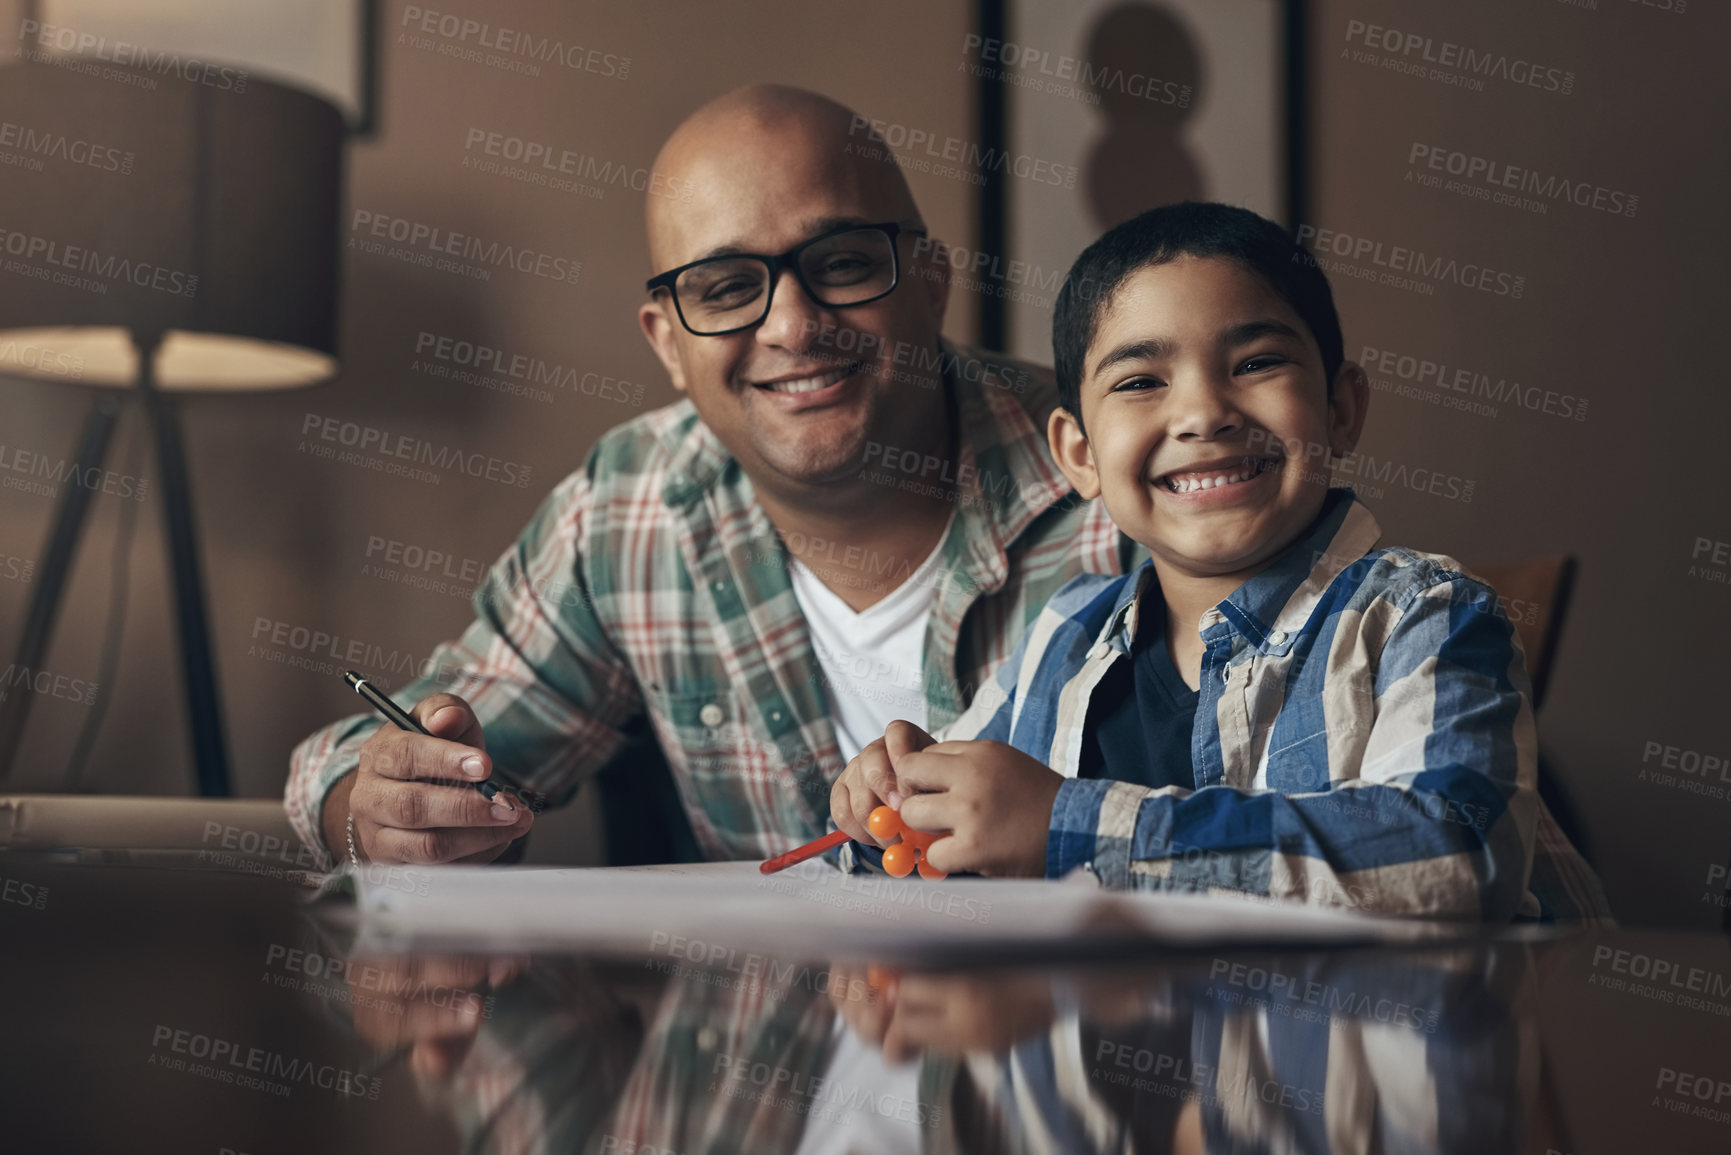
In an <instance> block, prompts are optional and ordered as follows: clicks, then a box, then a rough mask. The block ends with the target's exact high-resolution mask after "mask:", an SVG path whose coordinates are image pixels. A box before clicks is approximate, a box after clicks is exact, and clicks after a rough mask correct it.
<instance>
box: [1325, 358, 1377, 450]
mask: <svg viewBox="0 0 1731 1155" xmlns="http://www.w3.org/2000/svg"><path fill="white" fill-rule="evenodd" d="M1369 410H1370V381H1369V380H1368V379H1367V378H1366V377H1365V374H1364V369H1363V368H1361V367H1360V366H1359V365H1358V363H1357V362H1355V361H1342V362H1341V363H1340V372H1338V373H1336V374H1335V375H1334V384H1333V386H1332V387H1330V389H1329V391H1328V448H1329V449H1330V450H1331V451H1332V452H1333V453H1334V454H1335V455H1337V456H1339V457H1346V456H1347V455H1349V454H1350V453H1351V452H1352V451H1353V450H1354V449H1355V448H1357V447H1358V438H1359V435H1360V434H1361V433H1363V432H1364V419H1365V416H1366V414H1367V413H1368V412H1369Z"/></svg>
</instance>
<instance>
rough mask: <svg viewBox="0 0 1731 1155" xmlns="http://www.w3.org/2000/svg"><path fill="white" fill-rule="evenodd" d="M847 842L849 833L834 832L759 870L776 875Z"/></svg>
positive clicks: (767, 862)
mask: <svg viewBox="0 0 1731 1155" xmlns="http://www.w3.org/2000/svg"><path fill="white" fill-rule="evenodd" d="M846 841H847V833H846V832H845V831H842V830H832V831H830V832H829V833H828V834H826V835H824V836H823V837H822V838H819V839H816V840H815V841H812V842H808V843H806V844H805V845H804V846H796V847H795V848H794V849H792V850H790V851H788V852H787V853H786V854H778V855H776V856H775V857H774V858H771V859H769V860H767V861H766V862H764V863H763V865H761V866H759V867H758V868H757V869H758V870H760V871H762V872H763V873H764V874H774V873H775V872H776V871H778V870H786V869H787V868H788V867H790V866H793V865H795V864H796V863H800V862H804V861H805V860H806V859H808V858H816V857H817V856H818V855H820V854H822V853H823V852H824V851H826V850H829V849H830V848H832V847H836V846H840V845H841V844H842V843H844V842H846Z"/></svg>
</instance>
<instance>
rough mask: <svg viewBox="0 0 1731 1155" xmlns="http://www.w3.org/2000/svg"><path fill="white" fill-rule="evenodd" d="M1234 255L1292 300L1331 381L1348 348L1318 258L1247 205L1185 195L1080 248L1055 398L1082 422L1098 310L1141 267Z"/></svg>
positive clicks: (1060, 327)
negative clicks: (1085, 378)
mask: <svg viewBox="0 0 1731 1155" xmlns="http://www.w3.org/2000/svg"><path fill="white" fill-rule="evenodd" d="M1181 256H1192V257H1219V258H1221V259H1224V260H1229V261H1237V262H1238V263H1239V264H1240V265H1242V266H1244V267H1245V268H1246V269H1249V270H1250V271H1251V272H1253V273H1255V274H1256V275H1257V276H1259V277H1261V278H1262V279H1263V281H1265V282H1267V284H1268V287H1269V288H1270V289H1272V290H1274V292H1275V293H1276V294H1277V295H1278V296H1279V297H1280V298H1281V300H1283V301H1285V302H1286V303H1287V304H1288V305H1291V306H1292V311H1293V312H1295V313H1297V314H1298V315H1299V317H1300V318H1301V319H1302V320H1303V321H1304V323H1305V324H1306V325H1307V326H1309V328H1310V333H1311V336H1313V337H1315V338H1316V344H1317V347H1318V348H1319V349H1321V350H1322V369H1323V373H1324V374H1325V375H1326V377H1327V380H1328V384H1329V388H1330V389H1332V388H1333V387H1334V378H1335V374H1337V373H1338V372H1340V365H1341V362H1342V361H1343V360H1344V359H1345V350H1344V347H1343V345H1342V342H1341V337H1340V317H1339V315H1338V314H1336V313H1335V311H1334V294H1333V293H1332V292H1330V291H1329V288H1328V278H1327V277H1326V276H1324V275H1323V272H1322V269H1321V268H1319V267H1318V266H1317V263H1316V258H1315V257H1313V256H1311V255H1310V253H1308V252H1306V251H1305V249H1304V247H1303V246H1302V245H1300V244H1299V243H1298V242H1297V241H1295V240H1293V239H1292V238H1291V237H1290V236H1288V235H1287V232H1286V230H1285V229H1283V228H1281V227H1280V226H1279V225H1277V224H1275V223H1274V222H1273V221H1271V220H1268V219H1266V218H1264V217H1260V216H1257V215H1256V214H1255V213H1253V212H1251V211H1250V210H1249V209H1241V208H1236V207H1234V206H1232V205H1223V204H1215V203H1212V202H1205V201H1184V202H1183V203H1181V204H1175V205H1163V206H1161V207H1160V208H1157V209H1149V210H1148V211H1147V212H1145V213H1143V214H1142V215H1141V216H1138V217H1132V218H1131V219H1130V220H1127V221H1125V222H1124V223H1123V224H1121V225H1118V226H1116V227H1115V228H1112V229H1110V230H1108V231H1107V233H1106V235H1105V236H1103V237H1101V238H1100V239H1099V240H1097V241H1095V242H1094V243H1093V244H1091V245H1089V246H1088V247H1087V248H1085V249H1083V250H1082V255H1081V256H1079V257H1077V258H1076V263H1075V264H1073V265H1071V266H1070V274H1069V276H1067V277H1065V278H1064V285H1063V288H1061V289H1059V290H1058V304H1057V308H1056V309H1055V310H1054V312H1053V314H1052V359H1053V368H1054V372H1055V375H1056V376H1057V379H1058V403H1059V404H1060V405H1062V406H1063V407H1064V408H1065V409H1068V410H1069V411H1070V413H1071V414H1072V415H1073V416H1074V417H1075V418H1076V422H1077V424H1078V425H1079V424H1081V421H1082V401H1081V394H1082V372H1083V367H1084V364H1085V362H1086V359H1087V356H1088V346H1089V345H1091V344H1093V341H1094V334H1095V332H1096V330H1098V328H1099V326H1100V314H1101V312H1102V311H1104V309H1105V308H1106V305H1107V304H1108V303H1109V302H1110V301H1111V299H1112V294H1113V293H1115V292H1116V291H1117V289H1118V286H1119V285H1122V284H1123V283H1124V281H1125V280H1126V279H1127V278H1128V277H1129V276H1130V275H1131V274H1133V273H1135V272H1136V271H1137V270H1138V269H1144V268H1147V267H1148V266H1150V265H1163V264H1165V263H1166V262H1167V261H1170V260H1173V259H1174V258H1176V257H1181Z"/></svg>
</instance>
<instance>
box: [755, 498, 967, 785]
mask: <svg viewBox="0 0 1731 1155" xmlns="http://www.w3.org/2000/svg"><path fill="white" fill-rule="evenodd" d="M954 525H955V515H954V514H951V516H950V525H948V526H945V527H944V533H943V536H942V537H940V538H938V544H937V547H936V548H934V549H933V550H932V552H931V555H930V556H928V557H927V558H926V560H925V561H923V562H921V563H920V565H919V568H918V569H916V570H914V572H913V573H911V574H909V575H908V577H907V580H905V581H903V582H902V584H901V585H899V586H897V587H896V588H895V589H894V590H893V591H892V592H891V593H890V595H889V596H888V597H886V598H884V599H883V600H881V601H879V602H878V603H877V604H875V605H871V606H867V607H866V608H865V609H864V610H863V611H859V612H856V611H855V610H854V609H853V607H852V606H850V605H848V604H847V603H846V602H845V601H843V600H842V599H841V597H840V596H839V595H838V594H837V593H836V592H835V591H834V590H832V589H830V588H829V587H828V586H826V585H824V584H823V580H822V579H821V578H819V577H818V576H817V575H816V574H815V573H813V572H811V570H809V569H807V568H806V567H805V566H804V565H803V564H802V563H800V562H799V561H798V560H796V559H792V558H790V559H789V560H788V567H787V568H788V575H789V577H790V578H791V579H792V581H793V596H794V597H795V598H797V599H798V600H799V608H800V610H801V612H803V613H804V614H805V621H806V625H807V627H808V628H809V629H810V631H811V644H812V648H813V649H814V650H816V651H817V661H818V665H819V666H820V667H821V668H822V670H823V673H824V696H825V697H826V698H827V699H828V701H829V713H830V717H831V718H832V719H833V720H834V722H835V732H836V738H837V739H838V740H839V741H840V743H841V756H842V758H843V759H845V760H848V761H852V760H853V757H854V755H856V754H858V753H859V752H860V750H861V749H862V748H863V747H864V746H865V744H866V743H867V742H872V741H876V740H877V739H879V738H882V737H883V736H884V729H885V728H886V727H887V726H888V725H889V724H890V723H891V722H893V721H895V720H896V719H897V718H905V719H907V720H908V721H910V722H912V723H914V724H915V725H917V726H919V727H920V728H921V729H924V728H925V725H926V693H925V688H924V682H923V680H922V671H923V669H924V662H925V642H926V622H927V621H928V620H929V619H930V618H931V616H932V606H933V605H934V604H936V602H937V597H938V587H937V583H936V582H935V581H933V578H934V576H935V575H936V573H937V568H938V558H939V556H940V555H941V554H942V553H943V550H944V540H945V539H946V538H948V537H949V535H950V528H951V527H953V526H954Z"/></svg>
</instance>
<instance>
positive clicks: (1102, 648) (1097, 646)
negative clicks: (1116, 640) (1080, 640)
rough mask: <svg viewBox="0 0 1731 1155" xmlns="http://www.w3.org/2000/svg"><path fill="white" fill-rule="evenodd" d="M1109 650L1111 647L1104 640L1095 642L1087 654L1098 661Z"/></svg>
mask: <svg viewBox="0 0 1731 1155" xmlns="http://www.w3.org/2000/svg"><path fill="white" fill-rule="evenodd" d="M1111 652H1112V647H1111V646H1109V645H1107V644H1106V643H1105V642H1095V643H1094V648H1093V649H1091V650H1089V651H1088V656H1089V657H1090V658H1092V659H1094V660H1095V661H1099V660H1100V659H1101V658H1103V657H1105V656H1106V655H1107V654H1109V653H1111Z"/></svg>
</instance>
